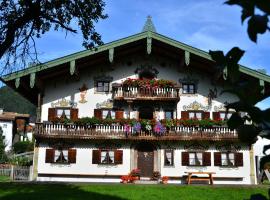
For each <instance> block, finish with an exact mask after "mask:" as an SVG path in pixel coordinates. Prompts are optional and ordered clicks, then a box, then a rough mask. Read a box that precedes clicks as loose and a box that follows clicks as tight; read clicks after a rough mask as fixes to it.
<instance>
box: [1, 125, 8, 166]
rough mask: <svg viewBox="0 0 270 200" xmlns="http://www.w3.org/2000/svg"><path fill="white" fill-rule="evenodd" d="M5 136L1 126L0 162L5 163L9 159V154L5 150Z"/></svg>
mask: <svg viewBox="0 0 270 200" xmlns="http://www.w3.org/2000/svg"><path fill="white" fill-rule="evenodd" d="M5 148H6V144H5V136H4V135H3V130H2V127H1V126H0V163H5V162H6V161H7V155H6V152H5Z"/></svg>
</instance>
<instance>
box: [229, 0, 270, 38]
mask: <svg viewBox="0 0 270 200" xmlns="http://www.w3.org/2000/svg"><path fill="white" fill-rule="evenodd" d="M225 3H226V4H228V5H238V6H240V7H242V16H241V20H242V23H244V21H245V20H247V19H248V29H247V33H248V36H249V38H250V39H251V40H252V41H253V42H257V35H258V34H263V33H265V32H266V31H267V30H268V31H269V30H270V29H269V26H268V22H269V15H270V2H269V0H228V1H226V2H225Z"/></svg>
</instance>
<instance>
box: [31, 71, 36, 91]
mask: <svg viewBox="0 0 270 200" xmlns="http://www.w3.org/2000/svg"><path fill="white" fill-rule="evenodd" d="M35 82H36V73H31V74H30V88H33V87H34V86H35Z"/></svg>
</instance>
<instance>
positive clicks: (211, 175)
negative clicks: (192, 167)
mask: <svg viewBox="0 0 270 200" xmlns="http://www.w3.org/2000/svg"><path fill="white" fill-rule="evenodd" d="M185 173H187V174H188V177H187V184H188V185H189V184H190V183H191V181H205V180H207V181H209V182H210V184H211V185H213V184H214V181H213V174H215V172H185ZM195 174H198V175H208V176H207V177H192V175H195Z"/></svg>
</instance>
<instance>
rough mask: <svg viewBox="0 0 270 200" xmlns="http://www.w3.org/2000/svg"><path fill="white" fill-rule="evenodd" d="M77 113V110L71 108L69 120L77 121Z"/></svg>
mask: <svg viewBox="0 0 270 200" xmlns="http://www.w3.org/2000/svg"><path fill="white" fill-rule="evenodd" d="M78 112H79V109H78V108H71V110H70V119H71V120H72V121H76V120H78Z"/></svg>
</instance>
